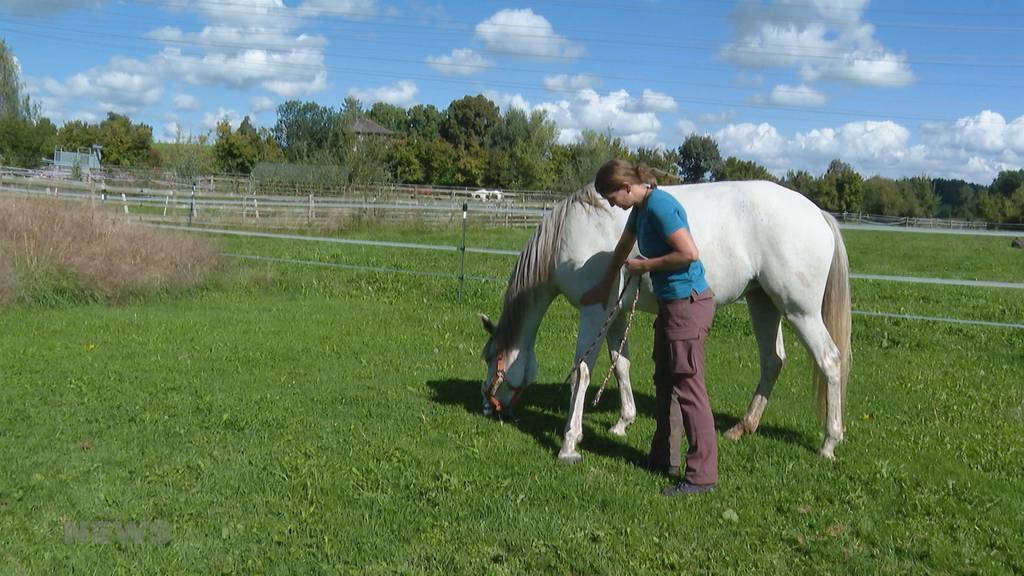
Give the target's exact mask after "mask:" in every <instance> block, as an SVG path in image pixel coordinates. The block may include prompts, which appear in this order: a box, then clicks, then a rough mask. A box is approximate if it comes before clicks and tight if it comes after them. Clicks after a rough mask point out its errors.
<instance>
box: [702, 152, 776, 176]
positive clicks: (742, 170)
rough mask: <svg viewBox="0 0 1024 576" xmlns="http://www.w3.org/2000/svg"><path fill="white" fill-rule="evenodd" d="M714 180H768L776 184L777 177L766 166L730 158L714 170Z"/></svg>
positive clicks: (733, 157)
mask: <svg viewBox="0 0 1024 576" xmlns="http://www.w3.org/2000/svg"><path fill="white" fill-rule="evenodd" d="M712 179H713V180H714V181H716V182H721V181H723V180H768V181H770V182H775V177H774V176H772V174H771V172H769V171H768V169H767V168H765V167H764V166H761V165H760V164H758V163H757V162H752V161H750V160H740V159H738V158H736V157H735V156H729V157H728V158H726V159H725V161H724V162H721V163H719V164H718V166H717V167H715V169H714V170H712Z"/></svg>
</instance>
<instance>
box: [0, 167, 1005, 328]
mask: <svg viewBox="0 0 1024 576" xmlns="http://www.w3.org/2000/svg"><path fill="white" fill-rule="evenodd" d="M5 176H7V177H8V178H10V176H9V175H5V174H2V173H0V192H2V193H6V194H17V195H29V196H50V197H56V198H64V199H70V200H77V201H81V202H88V203H91V204H96V203H99V204H101V205H102V204H110V205H113V206H117V207H119V208H120V209H121V210H122V211H123V213H124V214H125V216H126V217H128V218H131V219H132V220H135V221H139V222H140V223H143V224H145V225H148V226H153V227H160V228H168V229H176V230H184V231H188V232H197V233H207V234H217V235H233V236H247V237H258V238H268V239H277V240H288V241H309V242H326V243H335V244H350V245H363V246H372V247H379V248H390V249H399V250H434V251H447V252H460V253H461V254H462V255H463V258H462V259H460V269H459V271H458V272H457V273H456V272H442V271H416V270H404V269H399V268H391V267H374V266H363V265H354V264H342V263H331V262H321V261H313V260H301V259H289V258H274V257H269V256H261V255H251V254H235V253H226V254H225V256H229V257H232V258H238V259H247V260H260V261H267V262H274V263H281V264H296V265H308V266H318V267H327V268H337V269H348V270H359V271H366V272H378V273H395V274H413V275H418V276H429V277H435V278H444V279H452V280H456V281H458V294H459V297H460V298H461V294H462V289H463V283H464V282H465V281H466V280H472V281H485V282H504V281H506V279H505V278H497V277H489V276H472V275H466V274H465V273H464V255H465V254H466V253H478V254H492V255H502V256H517V255H518V254H519V253H518V251H514V250H500V249H493V248H478V247H470V246H466V244H465V240H464V238H465V236H464V235H463V240H462V242H461V243H460V244H459V245H431V244H418V243H408V242H389V241H380V240H360V239H352V238H339V237H334V236H315V235H304V234H289V233H282V232H266V231H254V230H245V229H232V228H226V227H222V226H230V225H235V226H238V225H241V226H245V225H247V224H249V225H252V224H255V225H258V226H259V227H260V228H271V229H272V228H287V229H296V228H302V227H305V228H314V229H315V228H316V227H330V225H331V224H334V225H337V226H339V227H340V226H341V225H342V224H344V223H345V222H348V221H351V220H363V219H373V220H392V221H394V220H401V221H412V220H414V221H417V222H435V223H437V222H443V223H448V224H454V223H456V222H458V221H459V220H460V218H461V221H462V222H463V223H465V221H466V217H467V215H468V214H470V213H472V214H473V218H474V221H475V222H476V223H483V224H489V225H495V224H497V225H503V226H534V225H536V223H537V222H539V220H540V218H542V217H543V216H544V214H546V213H547V211H548V210H549V209H550V206H551V205H553V204H554V201H553V200H552V199H549V198H544V199H542V200H541V201H538V202H530V201H528V200H527V199H523V198H520V199H516V198H515V197H512V198H502V199H500V200H498V199H495V198H493V197H491V198H487V197H473V196H469V197H465V196H462V195H455V194H454V193H453V192H451V191H448V192H446V193H445V194H431V195H426V194H425V195H422V196H413V197H412V198H397V197H395V196H393V195H392V196H391V197H385V196H384V195H383V194H381V195H378V196H372V197H371V196H369V195H364V196H363V197H362V198H359V197H319V198H318V197H315V196H313V195H310V196H309V197H307V198H305V199H300V198H295V197H287V196H277V197H256V196H251V197H250V196H244V195H243V196H236V195H233V194H226V195H217V194H213V193H210V192H207V193H205V194H204V193H200V192H199V191H198V190H195V191H192V190H190V191H188V193H186V194H178V193H176V191H174V190H163V191H161V190H147V189H140V190H138V191H135V190H131V191H129V190H122V191H121V192H120V193H119V194H118V193H114V192H113V191H112V190H111V189H110V188H106V189H103V188H101V189H99V190H96V189H94V186H92V185H91V184H89V183H79V184H78V185H76V186H71V187H69V186H66V182H63V181H62V183H59V184H58V183H53V182H50V183H49V184H50V185H49V186H47V185H46V182H45V181H44V182H42V183H34V184H39V185H33V186H24V178H23V175H16V176H15V178H18V179H20V180H21V185H13V183H11V182H9V181H5ZM836 216H837V218H839V219H840V220H841V221H844V222H846V224H844V225H843V227H844V228H868V229H881V230H889V231H893V230H898V231H919V232H940V231H941V232H945V233H959V234H985V235H1003V236H1012V235H1014V232H1012V231H1005V230H1004V231H999V230H982V229H979V228H977V227H971V226H965V227H963V228H957V227H954V226H953V225H948V226H945V227H932V228H925V227H920V226H917V225H918V224H922V223H923V224H925V225H928V224H935V222H937V221H935V220H931V219H928V220H922V219H913V220H910V219H885V218H884V217H869V216H867V215H863V214H837V215H836ZM911 223H913V224H915V226H911V225H910V224H911ZM850 276H851V278H853V279H855V280H874V281H883V282H904V283H916V284H932V285H946V286H966V287H983V288H1003V289H1014V290H1020V289H1024V283H1013V282H995V281H977V280H955V279H945V278H921V277H911V276H884V275H874V274H851V275H850ZM854 313H855V314H858V315H864V316H877V317H889V318H900V319H909V320H926V321H935V322H950V323H957V324H968V325H982V326H992V327H1003V328H1014V329H1018V328H1022V329H1024V324H1017V323H1002V322H989V321H982V320H964V319H957V318H942V317H929V316H916V315H907V314H891V313H885V312H872V311H860V310H855V311H854Z"/></svg>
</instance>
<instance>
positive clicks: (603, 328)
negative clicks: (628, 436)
mask: <svg viewBox="0 0 1024 576" xmlns="http://www.w3.org/2000/svg"><path fill="white" fill-rule="evenodd" d="M633 278H637V279H638V280H639V278H640V276H639V275H633V274H631V275H630V276H629V277H628V278H627V279H626V283H625V284H623V286H622V291H621V292H619V297H618V299H616V301H615V305H614V306H612V309H611V310H609V311H608V316H607V317H605V319H604V324H602V325H601V329H600V330H598V332H597V336H595V337H594V340H593V342H591V343H590V346H588V347H587V349H586V351H585V352H583V356H581V357H580V358H586V357H587V356H589V355H590V352H591V351H592V350H593V349H594V346H595V345H597V344H598V343H600V342H601V337H603V336H604V333H605V332H607V331H608V326H609V325H611V322H612V319H613V318H615V316H616V315H617V314H618V312H619V310H620V309H621V308H622V297H623V296H625V295H626V290H628V289H629V283H630V282H632V281H633ZM639 299H640V283H639V282H637V286H636V294H634V295H633V305H632V306H631V307H630V310H629V320H628V322H627V324H626V332H625V334H624V335H623V336H622V342H620V343H619V350H618V352H619V354H622V347H623V345H624V344H625V342H626V337H627V336H629V326H630V324H632V323H633V313H634V312H636V303H637V300H639ZM613 368H614V365H612V366H611V367H609V369H608V374H606V375H605V377H604V382H602V383H601V388H600V389H598V391H597V396H596V397H595V398H594V405H595V406H596V405H597V402H598V400H600V399H601V392H602V391H603V390H604V387H605V384H607V383H608V377H609V376H610V375H611V370H612V369H613ZM579 369H580V364H579V362H576V363H575V365H574V366H573V367H572V370H570V371H569V375H568V376H566V377H565V380H564V381H563V382H562V384H568V383H569V381H571V380H572V377H573V374H576V373H577V372H579Z"/></svg>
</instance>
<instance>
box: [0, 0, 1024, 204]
mask: <svg viewBox="0 0 1024 576" xmlns="http://www.w3.org/2000/svg"><path fill="white" fill-rule="evenodd" d="M0 38H3V39H5V41H6V42H7V44H8V46H9V47H10V48H11V50H12V51H13V52H14V54H15V56H16V57H17V58H18V61H19V64H20V66H21V69H22V77H23V79H24V80H25V81H26V83H27V85H28V87H29V92H30V94H31V96H32V98H33V99H34V100H35V101H36V102H38V103H39V104H41V106H42V108H43V112H44V113H45V114H46V115H47V116H49V117H50V118H51V119H53V120H54V121H55V122H56V123H58V124H60V123H62V122H64V121H67V120H72V119H85V120H89V121H98V120H101V119H102V118H103V117H104V116H105V115H106V112H107V111H108V110H113V111H116V112H120V113H124V114H127V115H129V116H130V117H131V118H132V119H133V120H135V121H137V122H138V121H141V122H145V123H147V124H149V125H151V126H153V131H154V136H155V137H156V138H157V139H158V140H173V139H174V138H175V135H176V134H177V133H178V132H179V130H180V131H182V132H183V133H185V134H191V135H198V134H203V133H207V132H209V131H211V130H212V129H213V127H214V126H215V124H216V122H217V121H218V120H220V119H222V118H227V119H229V120H230V121H231V122H232V123H233V124H234V125H237V124H238V122H240V121H241V119H242V117H244V116H245V115H249V116H251V117H253V118H254V120H255V122H256V124H257V125H262V126H268V127H270V126H272V125H273V123H274V122H275V119H276V115H275V111H274V108H275V107H276V106H277V105H278V104H280V103H281V102H284V101H286V100H289V99H300V100H312V101H316V102H318V103H320V104H323V105H328V106H334V107H339V106H340V104H341V101H342V100H343V99H344V98H345V97H346V96H348V95H353V96H356V97H357V98H359V99H360V100H361V101H362V102H363V104H364V106H367V107H368V106H369V104H370V103H372V102H374V101H378V100H380V101H386V102H390V103H393V104H397V105H401V106H404V107H408V106H411V105H413V104H433V105H435V106H437V107H438V108H442V109H443V108H444V107H446V106H447V105H448V103H449V102H451V101H452V100H454V99H457V98H461V97H462V96H464V95H467V94H470V95H472V94H481V93H482V94H485V95H487V96H488V97H490V98H491V99H492V100H494V101H495V102H496V103H498V104H499V105H500V106H501V107H502V108H503V109H504V108H506V107H508V106H518V107H521V108H524V109H527V110H535V109H541V110H546V111H547V112H548V114H549V117H550V118H552V119H553V120H554V121H555V122H556V123H557V125H558V127H559V130H560V136H559V137H560V140H561V141H562V142H568V141H571V140H573V139H574V138H575V137H576V136H577V135H578V134H579V133H580V131H582V130H584V129H593V130H598V131H601V132H605V131H611V133H612V134H614V135H616V136H619V137H622V138H623V139H624V140H625V141H626V142H627V143H629V144H630V145H632V146H640V145H644V146H665V147H676V146H678V145H679V144H680V143H681V142H682V141H683V139H684V138H685V137H686V135H687V134H690V133H692V132H697V133H701V134H705V133H706V134H711V135H712V136H714V137H715V139H716V140H717V141H718V143H719V147H720V148H721V150H722V153H723V155H735V156H738V157H740V158H744V159H749V160H756V161H758V162H760V163H762V164H764V165H766V166H768V167H769V169H771V170H772V171H773V172H775V173H778V174H781V173H784V172H785V171H786V170H788V169H806V170H809V171H811V172H812V173H816V174H817V173H820V172H822V171H823V170H824V169H825V167H826V166H827V165H828V162H829V161H830V160H831V159H832V158H837V157H838V158H842V159H843V160H846V161H847V162H850V163H851V164H853V165H854V166H855V167H856V168H857V169H858V170H859V171H861V172H862V173H864V174H866V175H871V174H883V175H886V176H891V177H900V176H914V175H921V174H927V175H929V176H934V177H952V178H963V179H966V180H970V181H974V182H979V183H983V184H988V183H989V182H991V180H992V178H993V177H994V176H995V175H996V174H997V173H998V171H999V170H1003V169H1017V168H1021V167H1022V165H1024V98H1022V97H1021V96H1020V94H1021V92H1022V91H1024V75H1022V74H1021V72H1022V71H1024V5H1022V4H1020V3H1017V2H1010V1H1000V0H989V1H987V2H970V3H968V2H953V1H948V0H931V1H927V2H925V1H911V0H891V1H888V2H885V3H882V2H879V1H877V0H876V1H875V2H869V1H868V0H751V1H733V0H700V1H697V0H692V1H687V0H675V1H667V0H641V1H637V2H621V1H612V0H578V1H574V0H546V1H524V2H517V3H508V2H497V1H487V0H483V1H477V2H451V1H449V2H433V1H431V0H397V1H394V2H392V1H388V0H287V1H282V0H168V1H157V0H134V1H130V0H129V1H120V2H109V1H105V0H0Z"/></svg>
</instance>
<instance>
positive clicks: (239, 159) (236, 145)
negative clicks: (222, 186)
mask: <svg viewBox="0 0 1024 576" xmlns="http://www.w3.org/2000/svg"><path fill="white" fill-rule="evenodd" d="M259 153H260V139H259V135H258V134H257V133H256V129H255V128H253V126H252V123H251V122H250V121H249V117H248V116H246V117H245V119H244V120H242V124H241V125H239V127H238V130H236V131H234V132H232V131H231V124H229V123H228V121H227V120H222V121H220V122H218V123H217V141H216V142H215V143H214V145H213V154H214V157H216V158H217V165H218V167H219V168H220V170H221V171H223V172H231V173H235V174H249V173H250V172H252V168H253V166H255V165H256V162H258V161H259V155H260V154H259Z"/></svg>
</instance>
